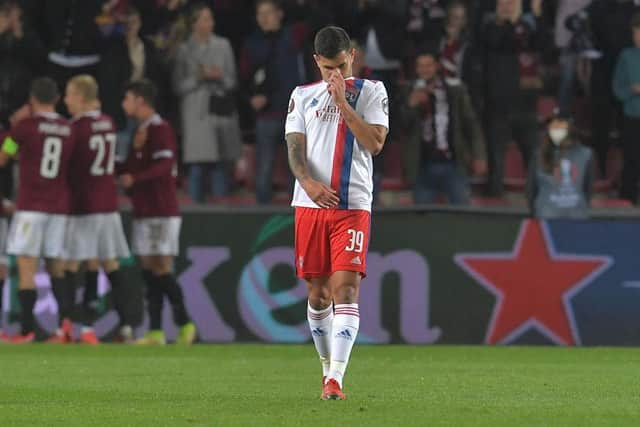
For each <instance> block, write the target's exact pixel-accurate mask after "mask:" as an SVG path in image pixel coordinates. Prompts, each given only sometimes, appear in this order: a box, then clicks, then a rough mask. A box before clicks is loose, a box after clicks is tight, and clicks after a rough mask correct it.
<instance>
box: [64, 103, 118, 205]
mask: <svg viewBox="0 0 640 427" xmlns="http://www.w3.org/2000/svg"><path fill="white" fill-rule="evenodd" d="M71 125H72V126H73V133H74V135H75V137H76V145H75V148H74V150H73V155H72V157H71V164H72V165H73V167H72V169H71V213H73V214H74V215H88V214H94V213H109V212H116V211H117V210H118V192H117V187H116V181H115V177H114V174H115V161H116V131H115V126H114V124H113V120H112V119H111V117H109V116H107V115H105V114H102V113H100V112H99V111H90V112H87V113H84V114H82V115H80V116H78V117H75V118H74V119H73V120H72V121H71Z"/></svg>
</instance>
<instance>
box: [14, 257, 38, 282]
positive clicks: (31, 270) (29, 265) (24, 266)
mask: <svg viewBox="0 0 640 427" xmlns="http://www.w3.org/2000/svg"><path fill="white" fill-rule="evenodd" d="M37 269H38V259H37V258H33V257H28V256H19V257H18V276H19V285H20V289H23V290H29V289H35V288H36V282H35V275H36V270H37Z"/></svg>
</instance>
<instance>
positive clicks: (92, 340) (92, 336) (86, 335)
mask: <svg viewBox="0 0 640 427" xmlns="http://www.w3.org/2000/svg"><path fill="white" fill-rule="evenodd" d="M80 342H82V344H89V345H98V344H100V340H98V337H97V336H96V332H95V331H94V330H93V329H88V330H86V331H83V332H82V335H81V336H80Z"/></svg>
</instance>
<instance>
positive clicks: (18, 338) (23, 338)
mask: <svg viewBox="0 0 640 427" xmlns="http://www.w3.org/2000/svg"><path fill="white" fill-rule="evenodd" d="M35 340H36V334H35V333H34V332H29V333H28V334H25V335H14V336H12V337H11V338H10V339H9V342H10V343H11V344H29V343H32V342H34V341H35Z"/></svg>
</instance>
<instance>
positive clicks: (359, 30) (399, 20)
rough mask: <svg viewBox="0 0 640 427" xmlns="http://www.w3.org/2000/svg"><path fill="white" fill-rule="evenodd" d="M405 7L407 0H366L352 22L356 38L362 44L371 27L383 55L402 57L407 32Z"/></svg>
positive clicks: (393, 57)
mask: <svg viewBox="0 0 640 427" xmlns="http://www.w3.org/2000/svg"><path fill="white" fill-rule="evenodd" d="M407 7H408V2H407V0H368V1H367V2H366V3H365V5H364V7H363V9H362V10H360V11H359V13H358V15H357V21H356V22H355V23H354V26H355V28H354V32H355V33H356V34H355V35H356V38H357V39H358V40H359V41H360V42H361V44H362V45H363V46H364V45H365V42H366V40H367V33H368V30H369V28H371V27H373V29H374V30H375V31H376V36H377V37H378V45H379V46H380V51H381V52H382V54H383V55H384V57H385V58H387V59H402V57H403V56H404V44H405V36H406V33H407V31H406V30H407V28H406V27H407ZM352 36H353V35H352Z"/></svg>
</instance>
